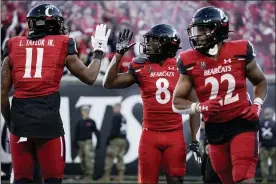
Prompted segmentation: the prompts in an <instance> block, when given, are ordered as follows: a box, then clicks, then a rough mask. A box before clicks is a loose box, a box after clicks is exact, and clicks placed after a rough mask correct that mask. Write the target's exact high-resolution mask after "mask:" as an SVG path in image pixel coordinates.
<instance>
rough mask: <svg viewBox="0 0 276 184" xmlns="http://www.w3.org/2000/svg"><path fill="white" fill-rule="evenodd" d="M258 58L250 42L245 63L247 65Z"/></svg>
mask: <svg viewBox="0 0 276 184" xmlns="http://www.w3.org/2000/svg"><path fill="white" fill-rule="evenodd" d="M255 57H256V53H255V50H254V47H253V44H252V43H251V42H250V41H248V43H247V50H246V57H245V62H246V64H248V63H250V62H251V61H252V60H253V59H254V58H255Z"/></svg>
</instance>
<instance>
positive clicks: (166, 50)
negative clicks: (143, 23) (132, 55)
mask: <svg viewBox="0 0 276 184" xmlns="http://www.w3.org/2000/svg"><path fill="white" fill-rule="evenodd" d="M143 37H144V42H143V43H141V45H142V47H143V54H145V55H146V56H147V57H148V59H149V60H151V61H156V62H158V61H162V60H165V59H167V58H171V57H175V56H176V52H177V50H178V49H180V47H179V45H180V35H179V33H178V32H177V31H176V30H175V29H174V28H173V27H172V26H170V25H167V24H158V25H155V26H153V27H152V28H150V29H149V31H148V32H147V33H145V34H144V35H143Z"/></svg>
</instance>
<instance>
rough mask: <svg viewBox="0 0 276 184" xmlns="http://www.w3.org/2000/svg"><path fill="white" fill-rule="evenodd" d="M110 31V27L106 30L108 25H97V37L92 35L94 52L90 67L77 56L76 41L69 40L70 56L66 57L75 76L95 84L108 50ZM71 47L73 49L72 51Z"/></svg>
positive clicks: (87, 82) (89, 83) (68, 65)
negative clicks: (104, 55) (104, 54)
mask: <svg viewBox="0 0 276 184" xmlns="http://www.w3.org/2000/svg"><path fill="white" fill-rule="evenodd" d="M110 32H111V30H110V29H109V30H108V31H107V32H106V25H103V24H101V25H97V27H96V32H95V37H94V36H92V37H91V41H92V46H93V48H94V53H93V58H92V61H91V63H90V64H89V66H88V67H86V66H85V65H84V64H83V63H82V62H81V61H80V60H79V58H78V57H77V55H76V53H77V51H76V46H75V44H76V43H75V42H74V41H73V39H70V40H69V46H68V56H67V57H66V59H65V62H66V67H67V68H68V69H69V71H70V72H71V73H72V74H73V75H74V76H76V77H77V78H79V79H80V80H81V81H82V82H84V83H86V84H88V85H92V84H94V82H95V81H96V79H97V77H98V74H99V71H100V67H101V60H102V58H103V53H104V52H107V41H108V37H109V35H110ZM70 48H71V50H73V51H71V50H70ZM74 50H75V51H74Z"/></svg>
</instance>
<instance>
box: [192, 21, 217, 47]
mask: <svg viewBox="0 0 276 184" xmlns="http://www.w3.org/2000/svg"><path fill="white" fill-rule="evenodd" d="M188 36H189V40H190V42H191V45H192V47H193V48H195V49H203V48H206V49H208V48H210V47H213V46H214V44H216V43H217V37H216V27H215V26H213V25H208V24H207V25H200V24H199V25H191V26H189V28H188Z"/></svg>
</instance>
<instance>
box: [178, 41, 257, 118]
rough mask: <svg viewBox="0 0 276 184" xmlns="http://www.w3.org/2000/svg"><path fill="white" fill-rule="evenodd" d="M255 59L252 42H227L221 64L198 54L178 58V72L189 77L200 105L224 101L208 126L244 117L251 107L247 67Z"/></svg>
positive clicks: (192, 51)
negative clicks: (215, 100) (243, 112)
mask: <svg viewBox="0 0 276 184" xmlns="http://www.w3.org/2000/svg"><path fill="white" fill-rule="evenodd" d="M254 57H255V53H254V48H253V46H252V44H251V43H250V42H249V41H246V40H238V41H230V42H224V43H223V45H222V48H221V50H220V53H219V55H218V58H217V60H214V59H212V58H211V57H207V56H205V55H203V54H201V53H200V52H198V51H196V50H188V51H185V52H182V53H181V54H180V55H179V56H178V61H177V65H178V69H179V71H180V72H181V73H182V74H186V75H189V76H190V77H191V78H192V80H193V84H194V88H195V91H196V93H197V97H198V99H199V101H200V102H204V101H207V100H209V99H214V98H216V97H221V98H222V103H221V104H222V107H221V109H220V111H219V112H218V113H217V114H215V115H214V116H212V117H209V118H208V119H207V117H204V121H206V122H227V121H229V120H232V119H234V118H236V117H239V116H240V115H241V112H242V111H243V110H244V109H245V108H246V107H248V106H249V105H250V103H249V100H248V97H247V89H246V75H245V72H246V70H245V69H246V64H247V63H249V62H250V61H252V60H253V59H254Z"/></svg>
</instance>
